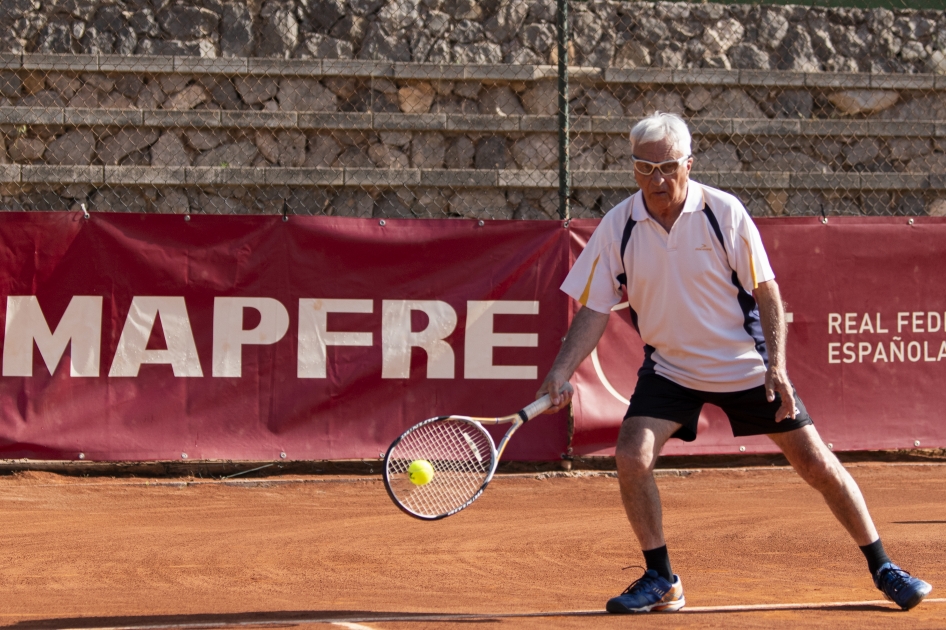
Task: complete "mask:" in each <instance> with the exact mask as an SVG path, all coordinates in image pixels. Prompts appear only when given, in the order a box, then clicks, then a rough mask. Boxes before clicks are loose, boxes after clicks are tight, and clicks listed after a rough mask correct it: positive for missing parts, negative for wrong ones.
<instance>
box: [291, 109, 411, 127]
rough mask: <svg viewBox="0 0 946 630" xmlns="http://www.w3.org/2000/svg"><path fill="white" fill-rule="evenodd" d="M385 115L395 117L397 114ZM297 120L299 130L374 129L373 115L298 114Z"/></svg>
mask: <svg viewBox="0 0 946 630" xmlns="http://www.w3.org/2000/svg"><path fill="white" fill-rule="evenodd" d="M385 115H386V116H396V115H397V114H385ZM297 120H298V126H299V128H300V129H372V128H373V127H374V122H373V120H374V118H373V114H360V113H349V112H326V113H321V114H310V113H303V112H299V115H298V119H297Z"/></svg>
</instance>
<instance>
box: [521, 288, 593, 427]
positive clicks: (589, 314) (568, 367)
mask: <svg viewBox="0 0 946 630" xmlns="http://www.w3.org/2000/svg"><path fill="white" fill-rule="evenodd" d="M609 317H610V314H609V313H599V312H598V311H594V310H592V309H590V308H588V307H587V306H582V307H581V310H579V311H578V312H577V313H576V314H575V319H573V320H572V325H571V326H570V327H569V328H568V334H567V335H566V336H565V341H564V342H563V343H562V348H561V350H559V351H558V356H557V357H555V362H554V363H552V369H551V370H549V373H548V375H547V376H546V377H545V380H544V381H543V382H542V386H541V387H539V391H538V392H536V398H540V397H542V396H544V395H545V394H549V396H550V397H551V399H552V404H553V407H552V408H551V409H549V410H548V411H547V412H546V413H555V412H556V411H558V410H560V409H562V408H563V407H565V406H566V405H568V403H569V402H570V401H571V399H572V393H571V391H565V392H563V391H562V389H563V388H564V387H565V383H567V382H568V379H569V378H571V376H572V374H574V373H575V370H577V369H578V364H580V363H581V362H582V361H584V359H585V357H587V356H588V355H589V354H591V351H592V350H594V349H595V346H597V345H598V341H599V340H600V339H601V335H603V334H604V329H605V328H607V326H608V318H609Z"/></svg>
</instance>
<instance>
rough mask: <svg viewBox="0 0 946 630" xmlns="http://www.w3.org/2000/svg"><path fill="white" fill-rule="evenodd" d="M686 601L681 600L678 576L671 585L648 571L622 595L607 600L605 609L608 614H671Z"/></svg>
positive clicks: (653, 572) (681, 585)
mask: <svg viewBox="0 0 946 630" xmlns="http://www.w3.org/2000/svg"><path fill="white" fill-rule="evenodd" d="M684 604H686V600H685V599H684V598H683V584H682V583H681V582H680V576H678V575H674V576H673V584H671V583H670V582H668V581H667V580H665V579H664V578H662V577H660V576H659V575H657V572H656V571H654V570H653V569H648V570H647V571H645V572H644V575H642V576H641V577H640V579H639V580H636V581H635V582H633V583H632V584H631V585H630V586H628V587H627V588H626V589H625V590H624V592H623V593H621V594H620V595H618V596H617V597H612V598H611V599H609V600H608V605H607V606H606V607H605V608H606V609H607V611H608V612H609V613H619V614H627V613H644V612H672V611H674V610H680V609H681V608H683V605H684Z"/></svg>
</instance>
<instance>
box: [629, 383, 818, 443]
mask: <svg viewBox="0 0 946 630" xmlns="http://www.w3.org/2000/svg"><path fill="white" fill-rule="evenodd" d="M792 391H794V389H793V390H792ZM704 403H709V404H711V405H716V406H717V407H719V408H721V409H722V410H723V411H724V412H726V416H727V417H728V418H729V424H730V426H731V427H732V434H733V436H734V437H740V436H745V435H767V434H769V433H785V432H787V431H793V430H795V429H799V428H801V427H803V426H806V425H809V424H811V423H812V422H811V416H809V415H808V410H807V409H805V403H803V402H802V401H801V398H799V397H798V392H795V405H796V407H797V408H798V413H796V414H795V419H794V420H792V419H791V418H786V419H784V420H782V421H781V422H776V421H775V412H776V411H778V408H779V406H780V405H781V404H782V399H781V396H779V395H778V394H775V400H774V401H772V402H769V401H768V400H766V398H765V386H764V385H759V386H758V387H753V388H752V389H746V390H743V391H739V392H703V391H699V390H696V389H690V388H688V387H683V386H682V385H677V384H676V383H674V382H673V381H671V380H669V379H667V378H664V377H663V376H660V375H658V374H643V375H641V376H639V377H638V379H637V387H635V388H634V394H633V395H632V396H631V406H630V407H628V408H627V413H626V414H625V415H624V419H625V420H627V419H628V418H630V417H631V416H648V417H650V418H660V419H661V420H671V421H673V422H676V423H678V424H681V425H683V426H682V427H680V429H679V430H677V432H676V433H674V434H673V437H675V438H679V439H681V440H683V441H684V442H692V441H693V440H695V439H696V425H697V422H698V421H699V419H700V410H701V409H703V404H704Z"/></svg>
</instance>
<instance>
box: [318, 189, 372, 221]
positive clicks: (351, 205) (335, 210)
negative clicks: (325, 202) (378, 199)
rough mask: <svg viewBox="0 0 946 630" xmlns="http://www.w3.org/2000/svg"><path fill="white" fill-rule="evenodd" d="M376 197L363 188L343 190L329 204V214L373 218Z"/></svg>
mask: <svg viewBox="0 0 946 630" xmlns="http://www.w3.org/2000/svg"><path fill="white" fill-rule="evenodd" d="M373 211H374V199H372V197H371V195H369V194H368V193H367V192H365V191H363V190H343V191H341V192H340V193H338V195H336V196H335V198H333V199H332V201H331V202H330V203H329V206H328V214H330V215H332V216H337V217H356V218H363V219H364V218H369V219H370V218H371V216H372V213H373Z"/></svg>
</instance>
